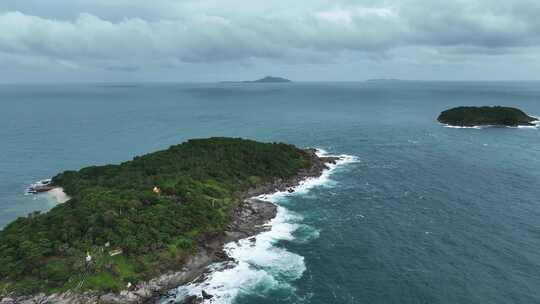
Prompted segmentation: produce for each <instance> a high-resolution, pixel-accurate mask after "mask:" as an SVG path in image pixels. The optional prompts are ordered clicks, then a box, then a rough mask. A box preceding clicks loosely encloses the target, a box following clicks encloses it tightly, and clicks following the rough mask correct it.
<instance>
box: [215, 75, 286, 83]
mask: <svg viewBox="0 0 540 304" xmlns="http://www.w3.org/2000/svg"><path fill="white" fill-rule="evenodd" d="M288 82H292V81H291V80H289V79H286V78H282V77H273V76H266V77H264V78H261V79H257V80H245V81H222V83H288Z"/></svg>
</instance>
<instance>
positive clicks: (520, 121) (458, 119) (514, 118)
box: [437, 106, 538, 127]
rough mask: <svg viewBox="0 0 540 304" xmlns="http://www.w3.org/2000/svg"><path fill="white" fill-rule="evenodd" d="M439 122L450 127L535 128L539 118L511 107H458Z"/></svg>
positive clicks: (448, 111) (443, 114)
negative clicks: (535, 122)
mask: <svg viewBox="0 0 540 304" xmlns="http://www.w3.org/2000/svg"><path fill="white" fill-rule="evenodd" d="M437 120H438V121H439V122H440V123H443V124H447V125H450V126H459V127H475V126H510V127H516V126H534V125H535V124H534V123H533V122H534V121H537V120H538V118H535V117H531V116H529V115H527V114H525V112H523V111H521V110H519V109H516V108H511V107H501V106H484V107H457V108H452V109H449V110H446V111H444V112H442V113H441V114H440V115H439V117H438V118H437Z"/></svg>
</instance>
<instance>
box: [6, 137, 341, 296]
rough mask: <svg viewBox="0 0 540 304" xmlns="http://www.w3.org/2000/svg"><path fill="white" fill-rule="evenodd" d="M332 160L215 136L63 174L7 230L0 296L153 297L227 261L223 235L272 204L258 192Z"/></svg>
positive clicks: (256, 221) (247, 226)
mask: <svg viewBox="0 0 540 304" xmlns="http://www.w3.org/2000/svg"><path fill="white" fill-rule="evenodd" d="M336 160H337V158H334V157H319V156H317V155H316V154H315V150H311V149H305V150H304V149H299V148H296V147H295V146H292V145H288V144H283V143H260V142H256V141H251V140H244V139H238V138H209V139H195V140H189V141H187V142H185V143H183V144H179V145H175V146H171V147H170V148H168V149H166V150H163V151H158V152H154V153H150V154H146V155H143V156H137V157H135V158H134V159H133V160H131V161H127V162H123V163H121V164H117V165H105V166H91V167H86V168H83V169H80V170H77V171H65V172H63V173H60V174H58V175H56V176H55V177H53V178H52V180H50V181H47V186H48V187H61V188H63V189H64V191H65V192H66V193H67V194H68V195H69V196H70V199H69V200H68V201H67V202H65V203H63V204H59V205H57V206H56V207H55V208H53V209H51V210H50V211H49V212H46V213H42V214H40V213H37V212H36V213H32V214H31V215H29V216H28V217H25V218H19V219H17V220H15V221H13V222H12V223H10V224H9V225H7V226H6V227H5V228H4V229H3V230H0V303H1V304H17V303H50V304H52V303H54V304H68V303H69V304H83V303H144V302H145V301H149V300H151V299H152V298H153V297H156V296H159V295H160V294H161V293H164V292H166V291H167V290H170V289H171V288H174V287H176V286H179V285H182V284H185V283H187V282H190V281H192V280H193V279H195V278H197V277H198V276H199V275H201V274H202V273H203V272H204V270H205V269H206V267H207V266H208V265H210V264H211V263H213V262H217V261H224V260H227V259H229V257H228V256H227V255H226V254H225V253H224V252H223V245H224V244H225V243H228V242H231V241H235V240H239V239H242V238H247V237H250V236H253V235H255V234H258V233H260V232H262V231H263V230H264V229H266V228H265V226H263V224H264V223H266V222H268V221H269V220H270V219H272V218H274V217H275V215H276V206H275V205H274V204H272V203H270V202H265V201H261V200H259V199H255V198H253V197H255V196H258V195H261V194H265V193H271V192H274V191H277V190H279V191H293V190H291V189H292V187H294V186H296V185H298V184H299V183H300V182H301V181H302V180H304V179H306V178H309V177H317V176H320V175H321V174H322V172H323V171H324V170H325V169H326V168H327V163H333V162H335V161H336ZM200 297H201V299H202V298H209V297H212V295H209V294H208V293H206V292H203V293H202V294H201V295H200ZM191 300H194V301H195V302H200V301H199V300H200V299H191ZM195 302H193V303H195Z"/></svg>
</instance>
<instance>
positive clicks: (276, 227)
mask: <svg viewBox="0 0 540 304" xmlns="http://www.w3.org/2000/svg"><path fill="white" fill-rule="evenodd" d="M317 155H319V156H334V155H329V154H328V153H327V152H326V151H324V150H321V149H319V150H318V151H317ZM337 156H338V157H339V158H340V159H339V160H338V161H337V162H336V164H330V165H329V169H328V170H325V171H324V172H323V173H322V175H321V176H320V177H317V178H310V179H307V180H305V181H303V182H302V183H300V185H298V186H297V187H295V189H294V190H295V191H294V192H293V193H289V192H288V191H280V192H276V193H273V194H268V195H261V196H259V198H260V199H264V200H268V201H271V202H274V203H279V202H280V201H281V200H282V199H284V198H286V197H287V196H292V195H302V194H305V193H307V192H308V191H309V190H310V189H312V188H314V187H317V186H324V185H332V181H331V180H330V178H329V177H330V175H331V174H332V173H333V172H334V171H335V169H336V168H338V167H339V166H341V165H344V164H348V163H352V162H357V161H358V159H357V158H356V157H354V156H351V155H337ZM301 220H302V217H301V216H300V215H298V214H296V213H294V212H292V211H289V210H287V209H286V208H284V207H282V206H279V205H278V208H277V214H276V217H275V218H274V219H272V220H271V221H270V222H268V223H267V224H266V225H267V226H269V227H270V229H269V230H268V231H265V232H263V233H260V234H258V235H257V236H255V237H253V238H247V239H242V240H240V241H238V242H231V243H228V244H226V245H225V246H224V250H225V252H226V253H227V254H228V255H229V256H230V257H232V258H233V259H234V262H228V263H218V264H215V265H213V266H212V267H211V268H210V270H211V271H210V273H209V274H208V276H207V277H206V278H205V279H204V280H203V281H202V282H200V281H198V280H196V281H195V282H193V283H190V284H188V285H184V286H180V287H178V288H177V289H176V290H175V294H176V297H175V298H176V299H175V300H176V301H182V300H183V299H185V297H187V296H190V295H196V296H200V295H201V293H202V291H203V290H204V291H205V292H207V293H209V294H211V295H213V296H214V297H213V298H212V299H210V300H205V302H204V303H215V304H229V303H232V302H233V301H234V299H235V298H236V297H238V296H240V295H242V294H244V293H250V291H253V290H257V291H258V292H259V293H262V294H265V293H267V292H269V291H270V290H276V289H279V290H289V291H290V293H291V295H293V294H294V290H295V289H294V287H293V286H291V285H290V283H289V282H291V281H294V280H297V279H299V278H300V277H301V276H302V274H303V273H304V271H305V270H306V266H305V263H304V257H302V256H300V255H298V254H295V253H292V252H289V251H287V250H286V249H284V248H282V247H278V246H275V245H276V243H278V242H279V241H293V240H294V239H295V236H294V232H295V231H297V230H298V229H299V228H305V227H308V226H307V225H301V224H299V222H300V221H301ZM312 234H313V237H317V235H318V231H317V230H316V229H312ZM306 240H307V238H306ZM231 263H232V264H231Z"/></svg>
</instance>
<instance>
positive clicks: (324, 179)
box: [257, 149, 359, 202]
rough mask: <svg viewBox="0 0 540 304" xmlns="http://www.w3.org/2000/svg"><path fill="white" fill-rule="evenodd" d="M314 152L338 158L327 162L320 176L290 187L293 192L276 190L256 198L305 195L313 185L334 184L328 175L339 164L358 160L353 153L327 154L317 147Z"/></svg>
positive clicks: (277, 198) (275, 199) (278, 199)
mask: <svg viewBox="0 0 540 304" xmlns="http://www.w3.org/2000/svg"><path fill="white" fill-rule="evenodd" d="M316 154H317V156H319V157H338V158H339V159H338V160H337V161H336V162H335V163H334V164H327V166H328V169H327V170H324V171H323V172H322V174H321V175H320V176H318V177H313V178H308V179H306V180H303V181H301V182H300V184H299V185H297V186H296V187H293V188H292V189H293V190H294V192H289V191H277V192H274V193H271V194H263V195H260V196H258V197H257V198H259V199H262V200H267V201H271V202H279V201H280V200H282V199H284V198H286V197H288V196H294V195H305V194H307V193H308V192H309V190H311V189H313V188H315V187H320V186H329V187H331V186H334V181H333V180H331V179H330V176H331V175H332V174H333V173H334V171H335V170H336V169H337V168H339V167H341V166H344V165H347V164H351V163H356V162H358V161H359V159H358V157H356V156H354V155H348V154H339V155H334V154H329V153H328V152H327V151H326V150H323V149H317V152H316Z"/></svg>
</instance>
